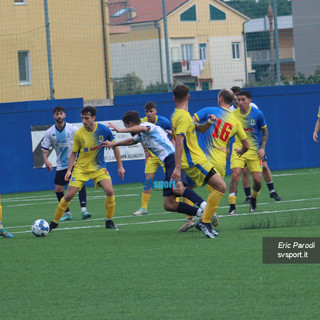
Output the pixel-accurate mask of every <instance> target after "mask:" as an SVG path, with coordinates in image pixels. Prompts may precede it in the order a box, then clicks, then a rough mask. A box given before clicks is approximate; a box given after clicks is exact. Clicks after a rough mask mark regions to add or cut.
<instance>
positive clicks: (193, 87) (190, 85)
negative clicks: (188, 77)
mask: <svg viewBox="0 0 320 320" xmlns="http://www.w3.org/2000/svg"><path fill="white" fill-rule="evenodd" d="M183 84H184V85H186V86H188V87H189V90H190V91H195V90H196V84H195V82H184V83H183Z"/></svg>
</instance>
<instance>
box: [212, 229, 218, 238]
mask: <svg viewBox="0 0 320 320" xmlns="http://www.w3.org/2000/svg"><path fill="white" fill-rule="evenodd" d="M211 229H212V228H211ZM212 233H213V234H214V236H215V237H217V236H218V235H219V232H218V231H217V230H214V229H212Z"/></svg>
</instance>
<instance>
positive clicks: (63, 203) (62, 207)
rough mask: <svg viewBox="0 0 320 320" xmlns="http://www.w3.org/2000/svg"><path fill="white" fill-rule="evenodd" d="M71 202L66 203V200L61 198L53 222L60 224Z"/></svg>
mask: <svg viewBox="0 0 320 320" xmlns="http://www.w3.org/2000/svg"><path fill="white" fill-rule="evenodd" d="M69 204H70V201H66V200H65V198H64V197H63V198H61V200H60V202H59V204H58V207H57V209H56V212H55V214H54V219H53V222H55V223H59V221H60V219H61V218H62V216H63V214H64V213H65V211H66V210H67V208H68V207H69Z"/></svg>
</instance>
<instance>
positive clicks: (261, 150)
mask: <svg viewBox="0 0 320 320" xmlns="http://www.w3.org/2000/svg"><path fill="white" fill-rule="evenodd" d="M257 154H258V156H259V158H260V159H262V158H263V157H264V156H265V151H264V149H263V148H260V149H259V150H258V151H257Z"/></svg>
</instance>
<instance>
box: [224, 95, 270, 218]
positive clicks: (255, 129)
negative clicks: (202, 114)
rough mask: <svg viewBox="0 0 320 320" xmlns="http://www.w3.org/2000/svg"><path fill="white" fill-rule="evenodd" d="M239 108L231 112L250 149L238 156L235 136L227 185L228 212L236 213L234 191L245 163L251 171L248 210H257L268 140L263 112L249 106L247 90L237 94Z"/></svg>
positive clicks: (249, 96) (249, 98) (238, 142)
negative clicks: (244, 134)
mask: <svg viewBox="0 0 320 320" xmlns="http://www.w3.org/2000/svg"><path fill="white" fill-rule="evenodd" d="M238 100H239V108H237V109H236V110H235V111H234V112H233V114H234V115H235V116H236V117H237V118H238V119H239V121H240V122H241V124H242V126H243V128H244V131H245V132H246V134H247V137H248V140H249V143H250V149H249V150H248V151H247V153H246V154H245V155H244V156H243V157H241V158H239V156H238V155H237V154H236V152H234V151H235V149H236V148H238V147H239V145H240V141H239V139H237V138H236V141H235V143H234V144H233V151H232V155H231V165H230V168H231V181H230V186H229V204H230V209H229V212H228V213H229V214H231V215H233V214H235V213H236V206H235V204H236V199H237V197H236V193H237V186H238V182H239V179H240V175H241V173H242V170H243V168H244V166H245V165H247V166H248V169H249V171H250V173H252V178H253V187H252V190H251V200H250V211H251V212H254V211H256V210H257V197H258V195H259V193H260V189H261V176H262V159H263V157H264V156H265V147H266V143H267V140H268V129H267V124H266V122H265V119H264V115H263V113H262V112H261V111H260V110H258V109H257V108H254V107H252V106H250V103H251V94H250V92H248V91H241V92H240V93H239V94H238ZM261 132H262V136H261Z"/></svg>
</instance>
